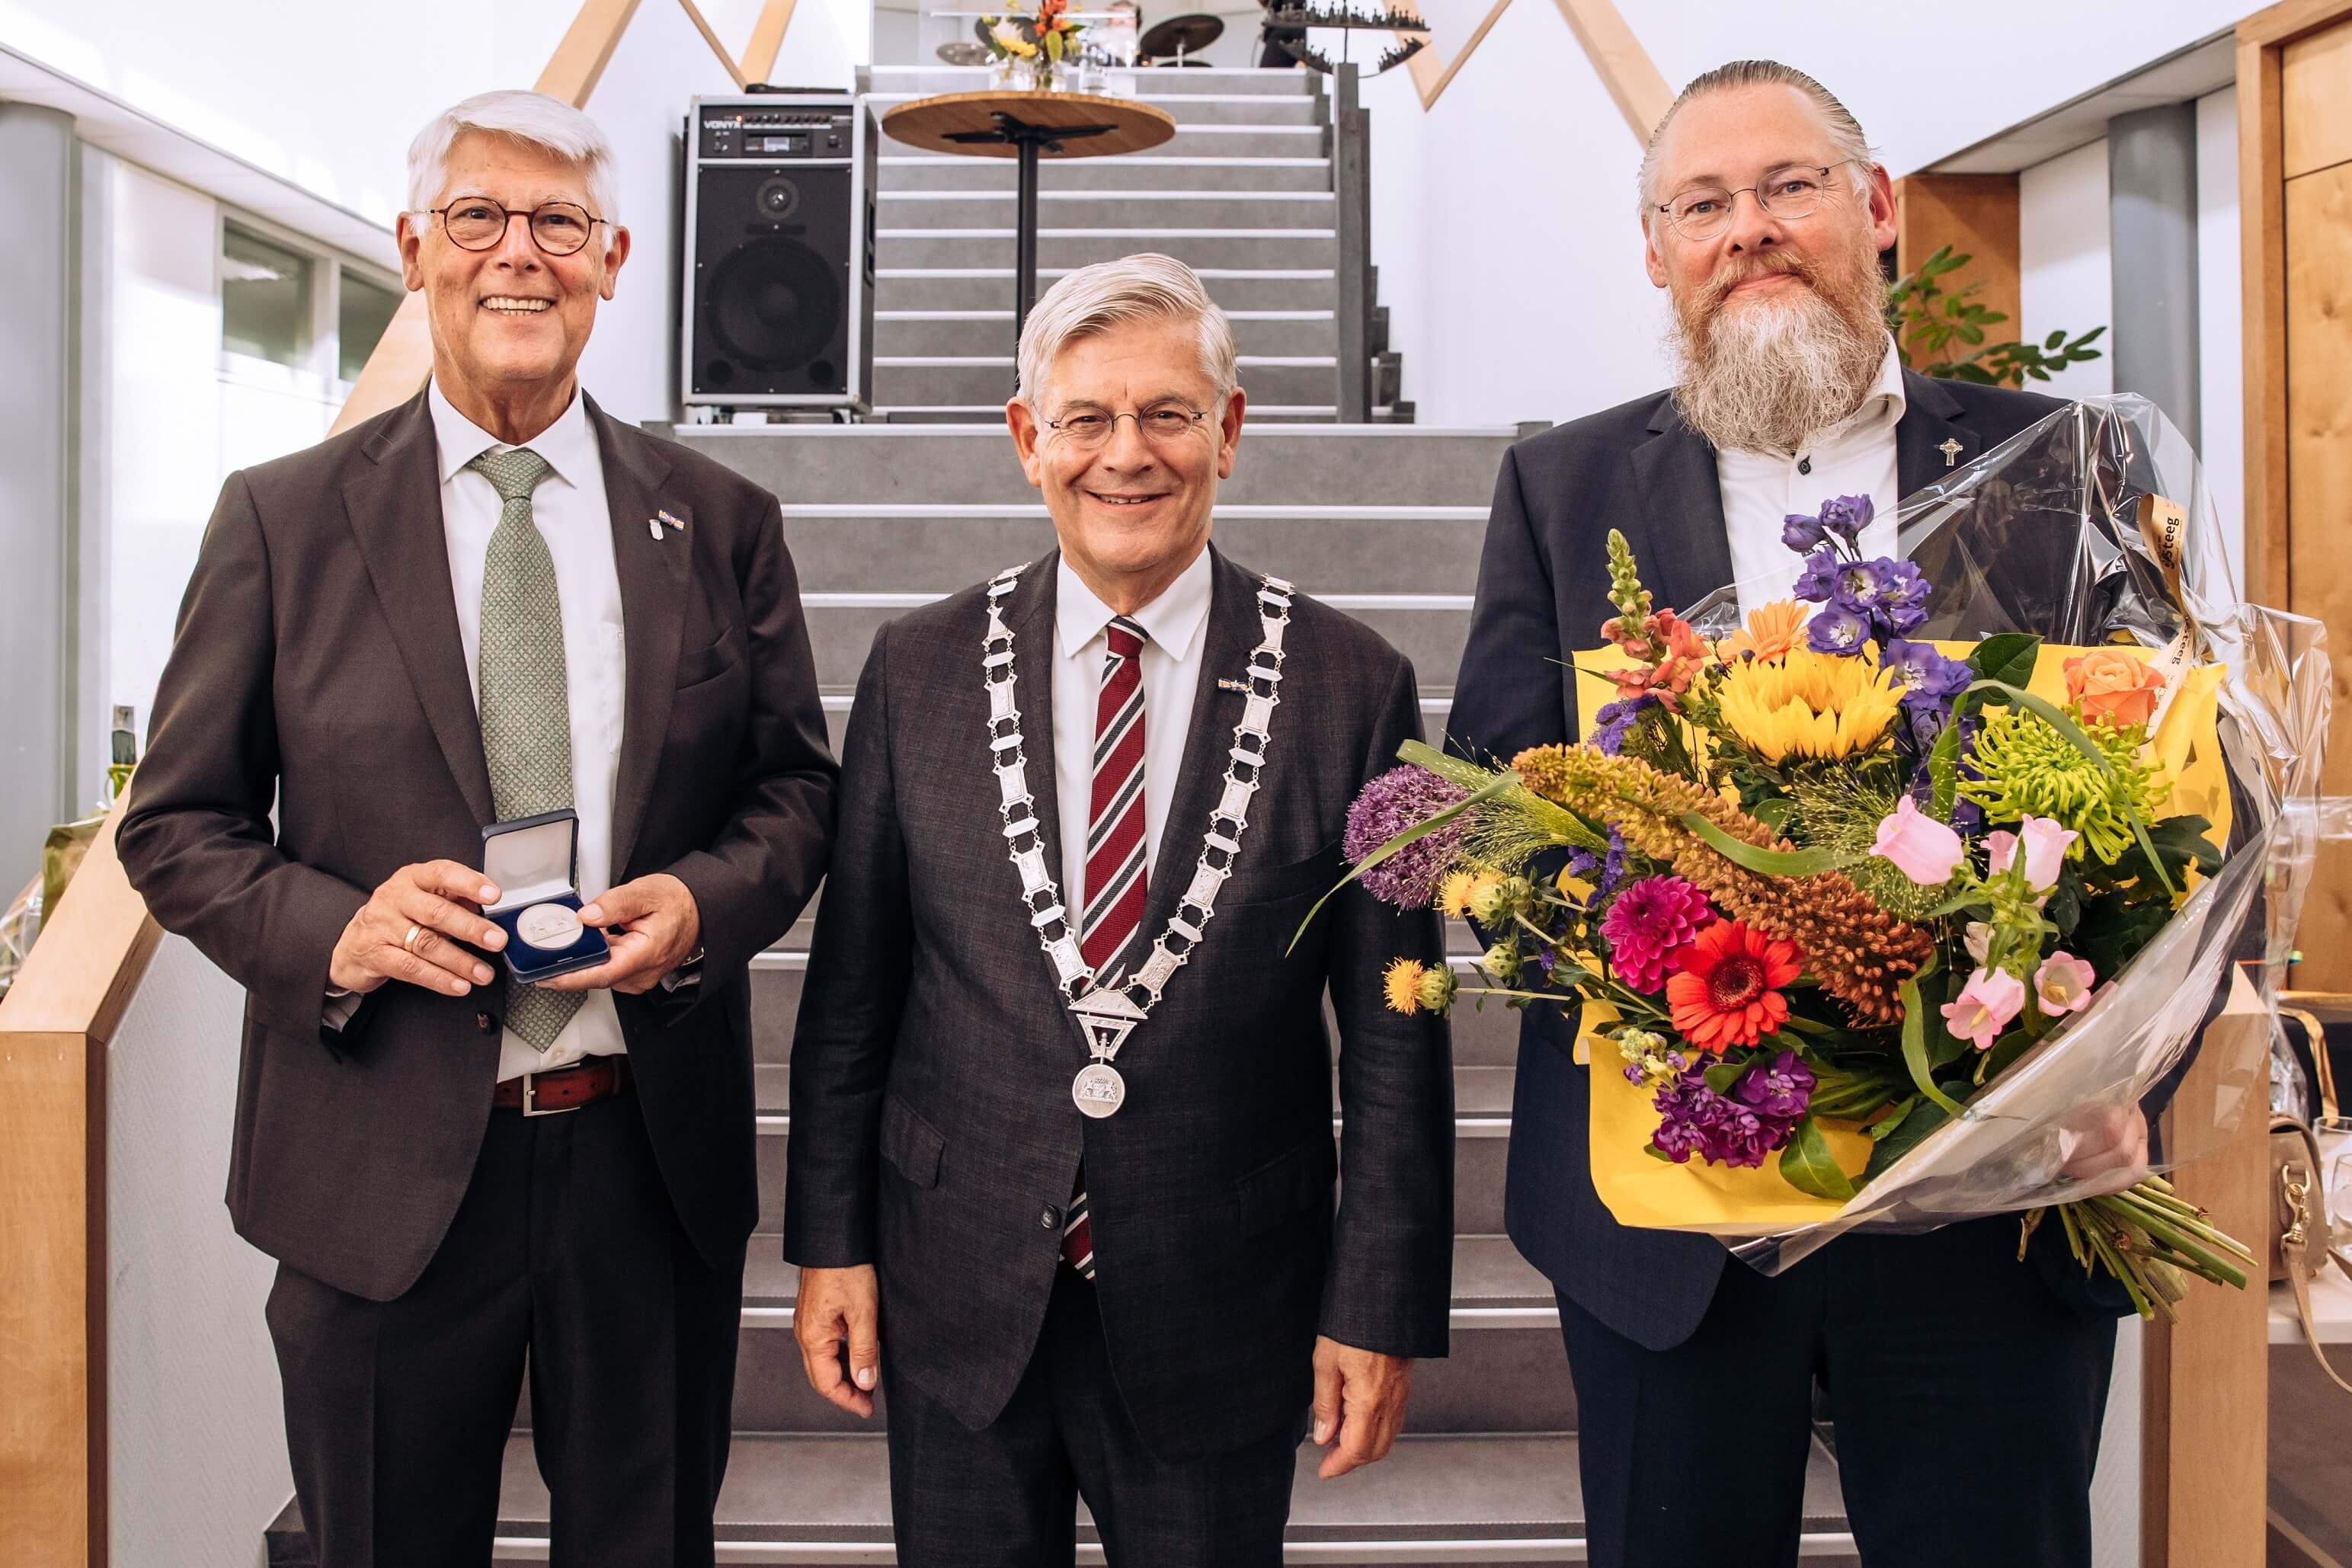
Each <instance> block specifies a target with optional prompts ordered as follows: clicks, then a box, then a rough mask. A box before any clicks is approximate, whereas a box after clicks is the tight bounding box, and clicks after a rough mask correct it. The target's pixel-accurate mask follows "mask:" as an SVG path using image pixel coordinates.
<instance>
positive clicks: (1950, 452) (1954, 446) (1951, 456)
mask: <svg viewBox="0 0 2352 1568" xmlns="http://www.w3.org/2000/svg"><path fill="white" fill-rule="evenodd" d="M1936 450H1937V451H1938V452H1941V453H1943V454H1944V467H1946V468H1950V467H1951V466H1952V465H1953V464H1954V463H1957V462H1958V461H1959V460H1960V443H1959V441H1958V438H1951V439H1947V440H1946V441H1945V443H1944V444H1943V445H1942V446H1940V447H1937V448H1936ZM665 515H667V514H665Z"/></svg>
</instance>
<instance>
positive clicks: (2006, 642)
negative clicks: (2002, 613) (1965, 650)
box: [1969, 632, 2042, 686]
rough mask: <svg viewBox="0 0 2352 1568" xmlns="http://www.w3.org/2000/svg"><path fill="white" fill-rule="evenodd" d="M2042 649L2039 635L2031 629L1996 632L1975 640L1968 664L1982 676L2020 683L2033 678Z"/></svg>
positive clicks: (2018, 684)
mask: <svg viewBox="0 0 2352 1568" xmlns="http://www.w3.org/2000/svg"><path fill="white" fill-rule="evenodd" d="M2041 653H2042V639H2041V638H2040V637H2037V636H2035V635H2034V634H2033V633H2032V632H1996V633H1994V634H1993V635H1992V636H1991V637H1987V638H1985V639H1984V641H1982V642H1980V643H1979V644H1977V646H1976V650H1975V651H1974V652H1973V653H1970V654H1969V668H1970V669H1973V670H1975V671H1976V672H1977V674H1978V676H1979V678H1980V679H1985V680H1998V681H2000V682H2001V683H2002V684H2004V685H2007V686H2023V685H2024V684H2026V683H2027V682H2028V681H2030V680H2032V679H2033V666H2034V664H2035V662H2036V661H2037V660H2038V659H2039V658H2040V657H2041Z"/></svg>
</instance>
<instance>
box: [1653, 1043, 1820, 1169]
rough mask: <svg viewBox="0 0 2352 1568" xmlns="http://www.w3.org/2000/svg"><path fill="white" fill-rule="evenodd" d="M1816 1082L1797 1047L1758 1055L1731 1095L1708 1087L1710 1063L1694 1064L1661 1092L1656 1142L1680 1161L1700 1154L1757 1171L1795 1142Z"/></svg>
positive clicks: (1709, 1160) (1714, 1161)
mask: <svg viewBox="0 0 2352 1568" xmlns="http://www.w3.org/2000/svg"><path fill="white" fill-rule="evenodd" d="M1813 1081H1814V1080H1813V1075H1812V1073H1811V1070H1810V1069H1809V1068H1806V1066H1805V1064H1804V1063H1803V1062H1801V1061H1800V1060H1799V1059H1798V1058H1797V1054H1796V1053H1795V1052H1794V1051H1782V1052H1781V1053H1780V1055H1779V1056H1778V1057H1775V1058H1773V1059H1772V1060H1770V1061H1769V1062H1767V1061H1765V1060H1764V1059H1763V1058H1760V1057H1759V1058H1757V1059H1756V1061H1755V1062H1754V1063H1753V1065H1751V1066H1750V1067H1749V1068H1748V1071H1747V1072H1746V1073H1745V1074H1744V1075H1743V1076H1742V1077H1741V1078H1740V1079H1738V1081H1737V1082H1736V1083H1734V1084H1733V1085H1732V1086H1731V1092H1730V1093H1728V1094H1717V1092H1716V1091H1715V1090H1713V1089H1709V1088H1708V1087H1707V1086H1706V1064H1705V1063H1699V1064H1696V1065H1693V1066H1691V1067H1689V1068H1685V1069H1684V1070H1683V1071H1682V1072H1681V1073H1680V1074H1678V1075H1677V1076H1676V1077H1675V1079H1674V1080H1673V1081H1672V1082H1670V1083H1668V1084H1667V1085H1666V1086H1665V1087H1664V1088H1663V1089H1659V1090H1658V1093H1657V1097H1656V1099H1655V1100H1654V1101H1653V1102H1652V1103H1653V1104H1654V1106H1655V1107H1656V1108H1657V1111H1658V1117H1659V1121H1658V1130H1657V1131H1656V1132H1654V1133H1653V1134H1652V1135H1651V1138H1650V1142H1651V1144H1652V1146H1653V1147H1654V1148H1655V1149H1656V1150H1657V1151H1658V1152H1660V1153H1661V1154H1664V1156H1665V1157H1666V1158H1667V1159H1669V1160H1672V1161H1673V1162H1674V1163H1676V1164H1677V1165H1680V1164H1686V1163H1689V1160H1690V1157H1691V1156H1692V1155H1694V1154H1696V1155H1697V1156H1698V1157H1699V1158H1700V1159H1701V1160H1702V1161H1705V1162H1706V1163H1709V1164H1717V1165H1730V1166H1734V1167H1744V1168H1747V1169H1750V1170H1753V1169H1755V1168H1757V1167H1759V1166H1760V1165H1762V1164H1763V1163H1764V1161H1765V1157H1766V1156H1768V1155H1769V1154H1771V1153H1772V1152H1774V1151H1776V1150H1778V1149H1780V1148H1781V1147H1782V1146H1783V1145H1785V1144H1786V1143H1787V1142H1789V1139H1790V1135H1791V1134H1793V1133H1794V1131H1796V1126H1797V1123H1798V1122H1799V1121H1802V1120H1803V1119H1804V1115H1805V1107H1806V1103H1807V1102H1808V1100H1811V1096H1812V1092H1813Z"/></svg>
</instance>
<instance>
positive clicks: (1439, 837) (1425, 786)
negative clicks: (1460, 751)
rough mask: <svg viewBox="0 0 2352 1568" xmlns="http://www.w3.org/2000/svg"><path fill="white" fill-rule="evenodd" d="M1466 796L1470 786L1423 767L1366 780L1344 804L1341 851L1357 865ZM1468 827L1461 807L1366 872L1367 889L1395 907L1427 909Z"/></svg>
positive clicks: (1467, 819) (1465, 798)
mask: <svg viewBox="0 0 2352 1568" xmlns="http://www.w3.org/2000/svg"><path fill="white" fill-rule="evenodd" d="M1469 798H1470V792H1469V791H1468V790H1466V789H1464V788H1463V787H1462V786H1461V785H1460V784H1454V783H1451V782H1450V781H1448V780H1445V779H1442V778H1439V777H1438V776H1437V775H1436V774H1435V773H1431V772H1429V771H1428V770H1427V769H1426V768H1416V767H1412V766H1406V767H1401V768H1391V769H1390V770H1389V771H1388V772H1387V773H1382V774H1381V776H1380V777H1378V778H1376V779H1374V780H1372V782H1371V783H1370V784H1366V785H1365V786H1364V788H1363V792H1362V793H1361V794H1360V795H1357V796H1356V803H1355V804H1354V805H1350V806H1349V808H1348V831H1347V833H1346V834H1345V835H1344V836H1343V837H1341V839H1340V842H1339V849H1340V853H1342V854H1343V855H1345V856H1346V857H1347V858H1348V863H1349V865H1351V866H1353V865H1359V864H1361V863H1362V861H1363V859H1364V858H1365V857H1366V856H1368V855H1370V854H1371V852H1372V851H1373V850H1375V849H1378V848H1379V847H1381V845H1383V844H1386V843H1387V842H1388V841H1389V840H1390V839H1391V838H1394V837H1396V836H1397V835H1398V834H1400V833H1402V832H1404V831H1406V830H1407V829H1408V828H1413V827H1418V826H1421V825H1422V824H1423V823H1424V822H1427V821H1428V820H1429V819H1430V818H1431V817H1433V816H1436V815H1437V814H1438V813H1440V812H1442V811H1444V809H1445V808H1446V807H1448V806H1451V805H1461V804H1462V802H1464V801H1465V800H1467V799H1469ZM1469 826H1470V823H1469V813H1467V812H1465V813H1464V814H1463V815H1462V816H1457V817H1455V818H1454V820H1453V821H1451V822H1449V823H1447V824H1446V825H1445V826H1443V827H1441V828H1439V829H1438V830H1437V831H1436V832H1434V833H1430V834H1424V835H1423V837H1419V838H1416V839H1414V840H1413V841H1412V843H1411V844H1408V845H1406V846H1405V847H1403V848H1402V849H1400V850H1398V851H1397V852H1396V853H1395V854H1393V855H1391V856H1390V857H1389V858H1387V859H1385V860H1383V861H1381V863H1380V864H1379V865H1377V866H1375V867H1373V868H1371V869H1370V870H1369V871H1367V872H1365V873H1364V875H1363V879H1362V880H1363V884H1364V889H1365V890H1366V891H1367V892H1369V893H1370V894H1371V895H1372V897H1374V898H1376V899H1378V900H1381V902H1382V903H1387V904H1394V905H1396V906H1397V907H1398V908H1399V909H1404V910H1419V909H1426V908H1428V907H1429V901H1430V900H1431V899H1432V898H1433V897H1435V896H1436V892H1437V884H1438V881H1439V879H1441V878H1443V877H1444V875H1445V873H1446V871H1447V869H1448V868H1450V867H1451V866H1452V865H1453V864H1454V854H1455V852H1456V851H1457V850H1458V849H1460V847H1461V845H1462V835H1463V834H1464V833H1465V832H1466V831H1467V830H1468V828H1469Z"/></svg>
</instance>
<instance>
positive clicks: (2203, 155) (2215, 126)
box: [2197, 87, 2246, 593]
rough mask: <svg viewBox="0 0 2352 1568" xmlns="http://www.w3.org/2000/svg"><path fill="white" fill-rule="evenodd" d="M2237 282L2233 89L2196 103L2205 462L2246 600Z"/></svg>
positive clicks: (2242, 358) (2243, 435) (2201, 420)
mask: <svg viewBox="0 0 2352 1568" xmlns="http://www.w3.org/2000/svg"><path fill="white" fill-rule="evenodd" d="M2238 281H2239V256H2238V89H2236V88H2234V87H2231V88H2224V89H2221V91H2220V92H2216V93H2209V94H2207V95H2206V96H2205V97H2203V98H2200V99H2199V100H2197V327H2198V333H2197V363H2198V377H2199V385H2198V392H2197V401H2198V405H2199V418H2198V422H2199V424H2200V426H2201V431H2202V434H2201V437H2200V442H2199V448H2200V449H2199V452H2198V456H2199V457H2200V458H2203V459H2204V463H2205V485H2206V488H2207V489H2210V490H2211V491H2212V492H2213V506H2214V510H2215V512H2216V514H2217V516H2218V518H2219V520H2220V521H2221V528H2222V535H2223V538H2224V539H2225V540H2226V541H2227V542H2228V548H2229V552H2230V566H2231V574H2232V575H2233V576H2234V577H2235V579H2236V581H2237V584H2238V591H2239V592H2240V593H2244V592H2245V587H2246V550H2245V534H2246V405H2245V384H2246V374H2245V371H2246V363H2245V349H2244V343H2245V332H2244V324H2245V322H2244V317H2243V315H2242V310H2243V300H2242V296H2241V293H2240V291H2239V287H2238Z"/></svg>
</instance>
